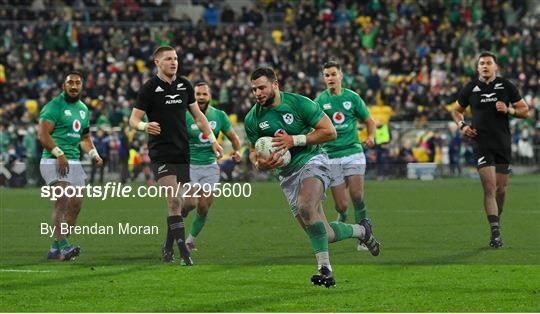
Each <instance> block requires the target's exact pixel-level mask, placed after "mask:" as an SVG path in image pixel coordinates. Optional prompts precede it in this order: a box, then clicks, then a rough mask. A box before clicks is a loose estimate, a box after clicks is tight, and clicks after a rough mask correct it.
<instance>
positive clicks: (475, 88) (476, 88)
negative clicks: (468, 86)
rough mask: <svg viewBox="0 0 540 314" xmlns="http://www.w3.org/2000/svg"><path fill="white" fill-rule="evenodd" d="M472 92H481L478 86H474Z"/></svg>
mask: <svg viewBox="0 0 540 314" xmlns="http://www.w3.org/2000/svg"><path fill="white" fill-rule="evenodd" d="M472 91H473V92H481V90H480V87H478V85H476V86H475V87H474V88H473V90H472Z"/></svg>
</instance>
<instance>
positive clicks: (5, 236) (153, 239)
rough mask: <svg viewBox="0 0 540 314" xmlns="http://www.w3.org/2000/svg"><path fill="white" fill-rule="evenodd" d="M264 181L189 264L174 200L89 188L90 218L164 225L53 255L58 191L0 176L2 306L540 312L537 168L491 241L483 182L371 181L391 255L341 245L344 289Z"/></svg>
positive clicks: (374, 214)
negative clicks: (174, 254)
mask: <svg viewBox="0 0 540 314" xmlns="http://www.w3.org/2000/svg"><path fill="white" fill-rule="evenodd" d="M253 194H254V195H253V196H252V197H251V198H250V199H222V198H221V199H217V200H216V202H215V204H214V206H213V208H211V212H210V219H209V221H208V223H207V225H206V227H205V229H204V230H203V232H202V234H201V235H200V237H199V239H198V242H197V246H198V248H199V250H198V251H197V252H195V253H194V255H193V257H194V261H195V263H196V266H194V267H191V268H186V267H180V266H178V265H170V264H162V263H161V262H160V261H159V258H160V246H161V243H162V240H163V238H164V234H163V232H164V231H165V230H166V229H165V223H164V217H165V208H164V207H165V206H164V205H165V203H164V200H160V199H138V198H137V199H136V198H133V199H110V200H107V201H98V200H96V199H86V200H85V204H84V208H83V211H82V212H81V215H80V219H79V224H82V225H91V224H94V223H95V222H97V223H99V224H102V225H113V226H115V231H116V230H117V228H116V226H117V224H118V223H126V222H129V223H131V224H135V225H157V226H159V228H160V229H159V230H160V232H161V233H160V234H159V235H151V236H149V235H118V234H116V235H84V236H82V235H77V236H73V237H72V238H71V240H72V242H74V243H76V244H79V245H81V247H82V254H81V256H80V258H79V259H77V260H76V261H75V262H72V263H60V262H48V261H47V260H46V259H45V254H46V251H47V248H48V246H49V243H50V239H49V238H47V237H46V236H44V235H40V228H39V227H40V223H41V222H49V217H50V212H51V210H50V207H51V206H50V203H49V201H47V200H45V199H42V198H40V197H39V190H38V189H24V190H7V189H0V196H1V200H0V202H1V203H0V207H1V212H0V213H1V216H0V218H1V219H0V222H1V225H0V227H1V231H0V236H1V240H0V312H10V311H40V312H47V311H53V312H65V311H75V312H87V311H92V312H95V311H98V312H101V311H122V312H140V311H152V312H167V311H189V312H205V311H212V312H221V311H226V312H244V311H247V312H260V311H269V312H270V311H285V312H297V311H308V312H309V311H317V312H321V311H322V312H365V311H377V312H390V311H394V312H395V311H399V312H411V311H412V312H428V311H437V312H447V311H452V312H471V311H472V312H483V311H489V312H515V311H519V312H531V311H534V312H539V311H540V266H539V265H540V176H514V177H511V179H510V186H509V191H508V196H507V206H506V209H505V213H504V215H503V218H502V226H503V228H502V234H503V240H504V244H505V245H504V247H503V248H502V249H499V250H494V249H491V248H488V246H487V244H488V241H489V230H488V226H487V222H486V218H485V215H484V214H483V209H482V196H481V188H480V183H479V181H477V180H470V179H447V180H437V181H431V182H430V181H427V182H423V181H406V180H395V181H368V182H367V186H366V204H367V207H368V214H369V216H370V217H371V218H372V221H373V224H374V231H375V233H376V236H377V237H378V238H379V240H380V241H381V243H382V248H381V255H380V256H379V257H377V258H374V257H372V256H371V255H369V253H358V252H356V243H355V242H354V241H353V240H345V241H343V242H340V243H338V244H332V245H331V246H330V254H331V261H332V265H333V268H334V273H335V277H336V281H337V286H336V287H335V288H333V289H325V288H322V287H314V286H311V284H310V281H309V279H310V277H311V275H312V274H313V272H314V271H315V267H316V265H315V259H314V257H313V255H312V254H311V252H310V248H309V243H308V241H307V237H306V235H305V234H304V233H303V232H302V231H301V230H300V228H299V227H298V226H297V225H296V222H295V221H294V219H293V218H292V216H291V214H290V212H289V210H288V209H287V206H286V203H285V198H284V197H283V195H282V194H281V191H280V189H279V186H278V185H277V183H276V182H273V183H255V184H253ZM326 204H327V206H326V208H327V210H326V211H327V215H328V216H329V218H330V219H334V218H335V216H336V215H335V213H334V211H333V206H332V202H331V200H328V201H327V203H326ZM353 216H354V214H353V212H352V211H350V216H349V217H350V218H352V217H353ZM191 219H192V217H190V218H189V220H188V221H189V222H190V221H191ZM187 225H188V226H190V224H189V223H187Z"/></svg>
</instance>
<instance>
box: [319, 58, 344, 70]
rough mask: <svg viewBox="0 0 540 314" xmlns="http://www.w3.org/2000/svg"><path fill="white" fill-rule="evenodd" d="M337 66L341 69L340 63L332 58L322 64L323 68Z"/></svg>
mask: <svg viewBox="0 0 540 314" xmlns="http://www.w3.org/2000/svg"><path fill="white" fill-rule="evenodd" d="M330 68H337V69H338V70H340V71H341V65H340V64H339V63H338V62H337V61H334V60H330V61H328V62H326V63H325V64H324V65H323V69H330Z"/></svg>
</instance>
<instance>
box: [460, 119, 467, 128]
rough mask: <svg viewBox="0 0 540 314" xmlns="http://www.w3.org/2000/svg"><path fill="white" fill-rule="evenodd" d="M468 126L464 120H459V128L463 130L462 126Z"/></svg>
mask: <svg viewBox="0 0 540 314" xmlns="http://www.w3.org/2000/svg"><path fill="white" fill-rule="evenodd" d="M466 126H468V124H467V122H465V121H461V122H459V129H460V130H463V128H464V127H466Z"/></svg>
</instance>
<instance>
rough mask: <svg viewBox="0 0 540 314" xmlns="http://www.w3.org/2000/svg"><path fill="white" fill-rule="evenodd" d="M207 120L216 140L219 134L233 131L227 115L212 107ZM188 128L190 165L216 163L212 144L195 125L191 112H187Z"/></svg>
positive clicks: (208, 111)
mask: <svg viewBox="0 0 540 314" xmlns="http://www.w3.org/2000/svg"><path fill="white" fill-rule="evenodd" d="M206 119H207V120H208V124H209V125H210V127H211V128H212V132H214V135H215V136H216V138H217V137H218V135H219V132H220V131H221V132H223V133H227V132H228V131H229V130H230V129H231V127H232V126H231V122H230V121H229V117H227V114H226V113H225V112H223V111H221V110H219V109H216V108H214V107H212V106H208V109H207V110H206ZM186 126H187V129H188V137H189V151H190V154H191V156H190V163H191V164H192V165H210V164H213V163H214V162H215V161H216V155H215V154H214V151H213V150H212V144H211V143H210V141H209V140H208V138H207V137H206V136H205V135H204V133H203V132H201V130H199V128H198V127H197V125H196V124H195V120H194V119H193V116H192V115H191V113H190V112H189V111H186Z"/></svg>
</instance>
